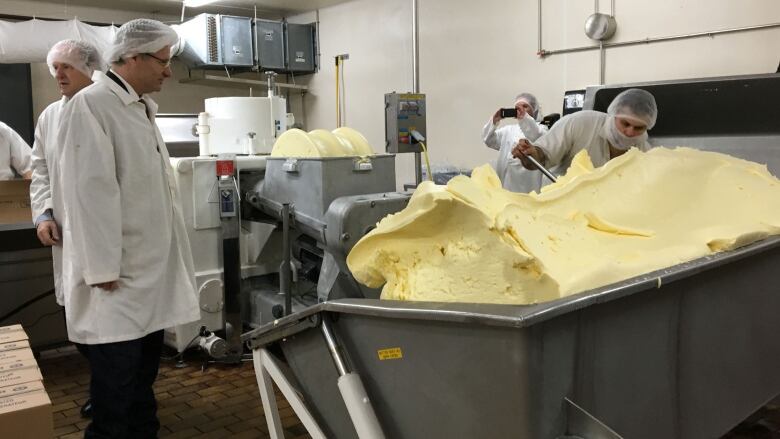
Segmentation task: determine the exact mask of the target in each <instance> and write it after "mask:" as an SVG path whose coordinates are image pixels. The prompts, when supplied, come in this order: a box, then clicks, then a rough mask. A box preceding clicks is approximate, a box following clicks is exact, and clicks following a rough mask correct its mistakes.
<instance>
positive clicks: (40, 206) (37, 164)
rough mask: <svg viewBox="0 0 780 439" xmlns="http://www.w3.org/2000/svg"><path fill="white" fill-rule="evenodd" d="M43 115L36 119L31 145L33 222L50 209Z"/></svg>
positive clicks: (49, 187)
mask: <svg viewBox="0 0 780 439" xmlns="http://www.w3.org/2000/svg"><path fill="white" fill-rule="evenodd" d="M44 115H45V113H43V114H41V116H40V117H38V125H37V126H36V127H35V142H34V143H33V149H32V156H31V165H32V181H31V182H30V204H31V207H32V219H33V222H35V220H36V219H37V218H38V217H39V216H41V215H42V214H43V213H44V212H45V211H46V210H47V209H52V201H51V186H50V184H49V166H48V164H47V163H46V145H45V139H46V132H45V131H46V120H45V116H44Z"/></svg>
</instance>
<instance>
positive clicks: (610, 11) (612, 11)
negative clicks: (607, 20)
mask: <svg viewBox="0 0 780 439" xmlns="http://www.w3.org/2000/svg"><path fill="white" fill-rule="evenodd" d="M609 15H610V16H611V17H612V18H615V0H612V5H611V6H610V10H609Z"/></svg>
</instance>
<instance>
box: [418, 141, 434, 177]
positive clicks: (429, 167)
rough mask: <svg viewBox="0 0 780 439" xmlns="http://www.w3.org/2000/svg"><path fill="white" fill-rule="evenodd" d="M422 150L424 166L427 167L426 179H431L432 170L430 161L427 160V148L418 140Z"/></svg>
mask: <svg viewBox="0 0 780 439" xmlns="http://www.w3.org/2000/svg"><path fill="white" fill-rule="evenodd" d="M420 145H421V146H422V150H423V156H424V157H425V167H426V168H427V169H428V181H433V171H431V161H430V160H428V148H426V147H425V144H424V143H423V142H420Z"/></svg>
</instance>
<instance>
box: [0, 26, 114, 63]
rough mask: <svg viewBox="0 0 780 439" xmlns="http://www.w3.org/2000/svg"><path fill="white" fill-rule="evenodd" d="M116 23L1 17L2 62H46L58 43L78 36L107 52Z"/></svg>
mask: <svg viewBox="0 0 780 439" xmlns="http://www.w3.org/2000/svg"><path fill="white" fill-rule="evenodd" d="M116 29H117V28H116V26H93V25H90V24H86V23H82V22H80V21H78V20H69V21H48V20H37V19H32V20H28V21H17V22H14V21H0V63H2V64H12V63H34V62H42V63H43V62H46V54H47V53H48V52H49V49H50V48H51V47H52V46H54V44H55V43H57V42H58V41H61V40H64V39H74V40H80V41H85V42H87V43H90V44H93V45H94V46H95V47H97V48H98V50H100V53H101V54H102V53H105V51H106V49H107V48H108V45H109V44H111V41H112V39H113V38H114V33H115V32H116Z"/></svg>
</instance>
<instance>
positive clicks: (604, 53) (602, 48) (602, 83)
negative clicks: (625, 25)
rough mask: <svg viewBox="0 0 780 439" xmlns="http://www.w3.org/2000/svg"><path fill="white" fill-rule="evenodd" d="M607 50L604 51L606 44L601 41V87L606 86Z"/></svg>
mask: <svg viewBox="0 0 780 439" xmlns="http://www.w3.org/2000/svg"><path fill="white" fill-rule="evenodd" d="M604 58H606V50H604V42H603V41H599V85H604V70H606V68H607V65H606V60H605V59H604Z"/></svg>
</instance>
